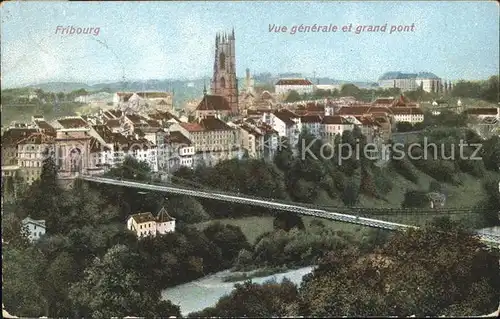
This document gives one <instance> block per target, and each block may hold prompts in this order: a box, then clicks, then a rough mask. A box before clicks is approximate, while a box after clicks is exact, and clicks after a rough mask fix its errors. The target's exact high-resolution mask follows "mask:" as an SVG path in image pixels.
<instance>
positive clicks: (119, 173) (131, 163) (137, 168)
mask: <svg viewBox="0 0 500 319" xmlns="http://www.w3.org/2000/svg"><path fill="white" fill-rule="evenodd" d="M106 175H107V176H110V177H118V178H123V179H132V180H137V181H150V180H151V167H149V165H148V163H147V162H145V161H138V160H137V159H135V158H134V157H132V156H127V157H125V160H124V161H123V163H122V164H121V165H120V166H118V167H113V168H111V169H110V170H109V172H107V173H106Z"/></svg>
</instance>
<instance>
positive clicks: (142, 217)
mask: <svg viewBox="0 0 500 319" xmlns="http://www.w3.org/2000/svg"><path fill="white" fill-rule="evenodd" d="M129 218H133V219H134V221H135V222H136V223H137V224H142V223H148V222H154V221H156V218H155V217H154V216H153V214H151V213H139V214H134V215H132V216H130V217H129Z"/></svg>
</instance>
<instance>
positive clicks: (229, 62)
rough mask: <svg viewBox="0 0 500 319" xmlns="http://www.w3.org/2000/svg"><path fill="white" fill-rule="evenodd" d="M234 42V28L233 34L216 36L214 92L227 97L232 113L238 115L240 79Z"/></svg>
mask: <svg viewBox="0 0 500 319" xmlns="http://www.w3.org/2000/svg"><path fill="white" fill-rule="evenodd" d="M234 42H235V39H234V29H233V31H232V33H231V34H226V33H224V34H219V33H217V35H216V37H215V61H214V76H213V78H212V94H213V95H220V96H223V97H224V98H226V100H227V102H228V103H229V106H230V107H231V113H232V114H233V115H236V114H238V80H237V78H236V55H235V47H234Z"/></svg>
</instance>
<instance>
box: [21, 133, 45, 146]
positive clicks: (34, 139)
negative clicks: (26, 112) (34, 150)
mask: <svg viewBox="0 0 500 319" xmlns="http://www.w3.org/2000/svg"><path fill="white" fill-rule="evenodd" d="M53 142H54V136H51V135H48V134H44V133H32V134H30V135H28V136H27V137H25V138H23V139H21V140H19V141H18V142H17V144H38V145H40V144H51V143H53Z"/></svg>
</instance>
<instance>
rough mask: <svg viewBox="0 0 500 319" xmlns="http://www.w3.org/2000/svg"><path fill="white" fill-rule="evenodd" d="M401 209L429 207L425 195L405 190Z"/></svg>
mask: <svg viewBox="0 0 500 319" xmlns="http://www.w3.org/2000/svg"><path fill="white" fill-rule="evenodd" d="M401 206H402V207H403V208H425V207H428V206H429V199H428V198H427V193H425V192H422V191H417V190H407V191H406V193H405V197H404V200H403V203H402V204H401Z"/></svg>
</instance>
